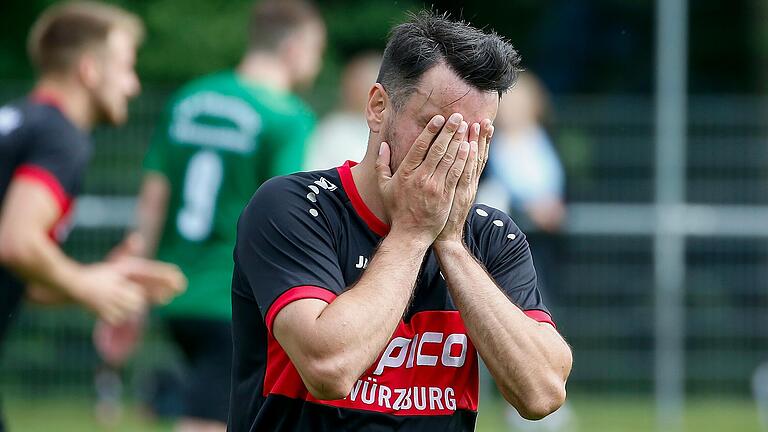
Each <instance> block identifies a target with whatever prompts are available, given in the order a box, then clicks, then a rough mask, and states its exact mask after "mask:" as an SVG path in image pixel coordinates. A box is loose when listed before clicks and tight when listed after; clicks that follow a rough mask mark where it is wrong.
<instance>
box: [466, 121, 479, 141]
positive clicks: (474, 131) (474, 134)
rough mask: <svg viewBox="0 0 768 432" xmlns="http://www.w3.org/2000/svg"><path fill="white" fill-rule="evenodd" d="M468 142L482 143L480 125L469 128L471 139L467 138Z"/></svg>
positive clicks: (474, 124)
mask: <svg viewBox="0 0 768 432" xmlns="http://www.w3.org/2000/svg"><path fill="white" fill-rule="evenodd" d="M467 141H469V142H472V141H475V142H480V123H472V126H471V127H470V128H469V137H468V138H467Z"/></svg>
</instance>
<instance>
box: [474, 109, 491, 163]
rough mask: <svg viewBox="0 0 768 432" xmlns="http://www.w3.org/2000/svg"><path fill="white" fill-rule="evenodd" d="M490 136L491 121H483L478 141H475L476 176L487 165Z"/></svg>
mask: <svg viewBox="0 0 768 432" xmlns="http://www.w3.org/2000/svg"><path fill="white" fill-rule="evenodd" d="M492 136H493V124H492V123H491V121H490V120H489V119H485V120H483V121H482V122H480V139H478V140H477V158H478V165H477V172H478V175H479V174H481V173H482V172H483V169H484V168H485V164H486V163H488V156H489V154H490V145H491V137H492Z"/></svg>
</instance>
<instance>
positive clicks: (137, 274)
mask: <svg viewBox="0 0 768 432" xmlns="http://www.w3.org/2000/svg"><path fill="white" fill-rule="evenodd" d="M110 263H111V264H112V265H114V267H115V269H117V270H118V271H120V272H121V273H122V274H123V276H125V277H126V278H128V279H129V280H130V281H131V282H134V283H136V284H138V285H140V286H141V288H142V292H143V293H144V296H145V297H146V300H147V302H149V303H153V304H166V303H168V302H170V301H171V299H173V298H174V297H175V296H177V295H179V294H181V293H183V292H184V290H186V288H187V278H186V277H185V276H184V274H183V273H182V272H181V270H180V269H179V267H178V266H176V265H175V264H170V263H165V262H161V261H155V260H149V259H145V258H139V257H135V256H122V257H118V258H115V259H113V260H112V261H110Z"/></svg>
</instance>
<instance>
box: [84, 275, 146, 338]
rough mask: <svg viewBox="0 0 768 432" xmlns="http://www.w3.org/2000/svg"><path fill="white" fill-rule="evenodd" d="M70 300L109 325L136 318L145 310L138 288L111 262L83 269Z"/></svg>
mask: <svg viewBox="0 0 768 432" xmlns="http://www.w3.org/2000/svg"><path fill="white" fill-rule="evenodd" d="M76 286H77V289H76V290H75V291H74V292H73V293H72V297H73V298H74V299H75V301H77V302H78V303H80V304H82V305H83V306H85V307H86V308H88V309H90V310H91V311H92V312H94V313H95V314H96V315H98V316H99V318H101V319H102V320H104V321H106V322H107V323H109V324H120V323H123V322H125V321H126V320H129V319H135V318H136V317H138V316H139V315H141V314H142V313H143V312H144V310H145V309H146V306H147V305H146V301H145V297H144V292H143V289H142V287H141V285H139V284H137V283H135V282H133V281H131V280H130V279H129V278H128V277H126V276H125V275H124V274H123V272H122V271H120V269H118V268H117V267H116V266H115V265H114V264H112V263H99V264H92V265H88V266H85V267H83V270H82V271H81V272H80V277H79V280H78V281H77V282H76Z"/></svg>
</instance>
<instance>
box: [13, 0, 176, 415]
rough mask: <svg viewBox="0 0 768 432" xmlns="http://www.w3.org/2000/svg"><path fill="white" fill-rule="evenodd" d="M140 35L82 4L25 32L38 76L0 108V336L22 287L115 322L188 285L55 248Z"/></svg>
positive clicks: (121, 92) (130, 79) (135, 87)
mask: <svg viewBox="0 0 768 432" xmlns="http://www.w3.org/2000/svg"><path fill="white" fill-rule="evenodd" d="M142 33H143V27H142V24H141V22H140V21H139V19H138V18H137V17H135V16H134V15H132V14H130V13H128V12H126V11H124V10H122V9H119V8H117V7H114V6H109V5H105V4H100V3H86V2H83V3H66V4H63V5H59V6H53V7H52V8H50V9H48V10H47V11H46V12H44V13H43V14H42V15H41V16H40V18H39V19H38V20H37V22H36V23H35V25H34V26H33V28H32V31H31V32H30V37H29V54H30V57H31V59H32V61H33V63H34V65H35V66H36V68H37V69H38V71H39V74H40V76H39V80H38V82H37V84H36V86H35V89H34V91H33V92H32V93H31V95H29V96H28V97H26V98H24V99H21V100H18V101H16V102H13V103H10V104H8V105H5V106H3V107H0V200H1V202H2V213H0V340H2V337H3V335H4V334H5V332H6V330H7V328H8V325H9V323H10V321H11V320H12V319H13V318H14V316H15V315H16V314H17V311H18V308H19V305H20V303H21V300H22V298H23V297H24V295H25V292H26V294H27V296H28V297H30V298H31V299H33V300H39V301H42V302H76V303H79V304H81V305H83V306H84V307H86V308H87V309H89V310H91V311H93V312H94V313H96V314H97V315H98V316H99V317H100V318H101V319H104V320H106V321H108V322H111V323H120V322H123V321H125V320H128V319H133V318H134V317H136V316H138V315H139V314H141V313H142V312H143V310H144V309H145V308H146V306H147V304H149V303H153V302H165V301H167V300H168V299H169V298H170V297H171V296H173V295H174V294H177V293H178V292H180V291H181V290H182V289H183V287H184V286H185V280H184V277H183V275H182V274H181V273H180V272H179V271H178V269H177V268H176V267H175V266H172V265H168V264H163V263H159V262H154V261H148V260H143V259H139V258H128V257H122V258H116V259H113V260H112V261H110V262H103V263H96V264H90V265H83V264H79V263H77V262H75V261H73V260H72V259H70V258H69V257H67V256H66V255H65V254H64V253H63V252H62V250H61V249H60V247H59V245H58V244H59V242H61V241H63V239H64V237H65V236H66V235H67V232H68V231H69V223H70V220H71V215H72V209H73V202H74V199H75V197H76V196H77V194H78V193H79V191H80V187H81V184H82V179H83V176H84V174H85V170H86V168H87V165H88V162H89V159H90V156H91V141H90V138H89V136H88V133H89V131H90V130H91V129H92V128H93V127H94V126H95V125H97V124H98V123H102V122H105V123H110V124H114V125H117V124H122V123H124V122H125V120H126V117H127V101H128V99H129V98H131V97H133V96H135V95H137V94H138V92H139V89H140V87H139V81H138V78H137V77H136V73H135V72H134V60H135V52H136V47H137V44H138V43H139V42H140V40H141V38H142ZM2 429H3V426H2V424H0V430H2Z"/></svg>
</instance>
